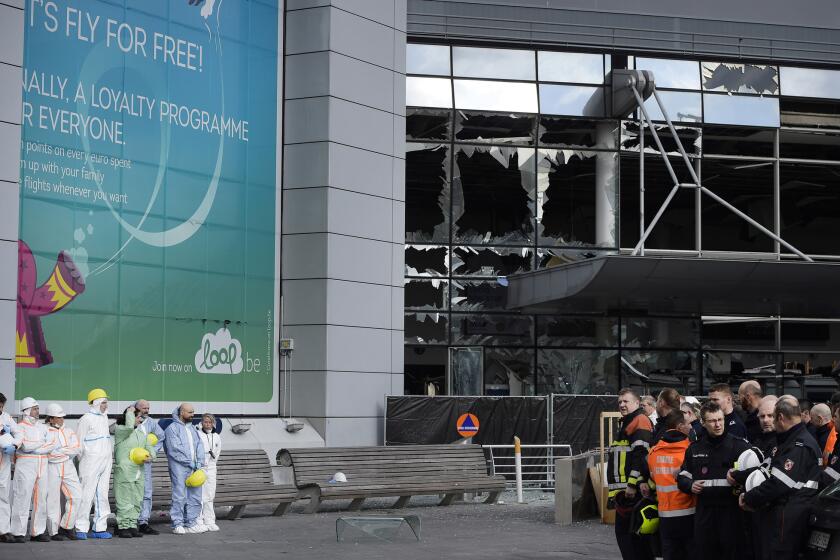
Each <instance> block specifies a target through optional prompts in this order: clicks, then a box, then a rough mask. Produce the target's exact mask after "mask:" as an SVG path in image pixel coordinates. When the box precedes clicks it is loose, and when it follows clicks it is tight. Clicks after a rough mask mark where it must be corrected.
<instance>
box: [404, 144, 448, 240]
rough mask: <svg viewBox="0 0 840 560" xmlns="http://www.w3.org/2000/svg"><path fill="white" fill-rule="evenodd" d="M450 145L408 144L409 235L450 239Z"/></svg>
mask: <svg viewBox="0 0 840 560" xmlns="http://www.w3.org/2000/svg"><path fill="white" fill-rule="evenodd" d="M449 164H450V162H449V147H448V146H446V145H440V144H406V154H405V176H406V179H405V232H406V233H405V239H406V241H407V242H412V241H426V242H448V241H449V180H448V178H449Z"/></svg>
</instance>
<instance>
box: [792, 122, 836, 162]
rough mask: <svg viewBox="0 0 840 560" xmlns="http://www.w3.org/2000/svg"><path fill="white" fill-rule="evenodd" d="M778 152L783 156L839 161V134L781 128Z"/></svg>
mask: <svg viewBox="0 0 840 560" xmlns="http://www.w3.org/2000/svg"><path fill="white" fill-rule="evenodd" d="M779 152H780V153H779V155H780V156H781V157H783V158H795V159H821V160H833V161H840V135H838V134H831V133H827V132H816V131H812V130H809V131H798V130H789V129H784V128H783V129H782V130H781V131H780V132H779Z"/></svg>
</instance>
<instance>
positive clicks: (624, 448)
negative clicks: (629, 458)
mask: <svg viewBox="0 0 840 560" xmlns="http://www.w3.org/2000/svg"><path fill="white" fill-rule="evenodd" d="M610 451H611V452H613V453H614V454H616V455H618V454H619V453H627V452H630V451H633V448H632V447H630V446H628V445H614V446H612V447H610Z"/></svg>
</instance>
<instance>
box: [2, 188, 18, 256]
mask: <svg viewBox="0 0 840 560" xmlns="http://www.w3.org/2000/svg"><path fill="white" fill-rule="evenodd" d="M19 205H20V186H19V185H18V183H11V182H6V181H0V208H2V210H0V241H11V242H13V243H17V239H18V224H19V218H20V216H19V212H18V206H19ZM15 258H17V256H15Z"/></svg>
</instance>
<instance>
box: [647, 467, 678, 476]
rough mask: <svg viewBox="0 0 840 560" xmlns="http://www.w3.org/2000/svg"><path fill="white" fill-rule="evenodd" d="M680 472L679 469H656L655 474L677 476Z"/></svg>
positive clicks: (654, 469)
mask: <svg viewBox="0 0 840 560" xmlns="http://www.w3.org/2000/svg"><path fill="white" fill-rule="evenodd" d="M679 472H680V469H679V468H672V467H654V468H653V474H672V475H676V474H678V473H679Z"/></svg>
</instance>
